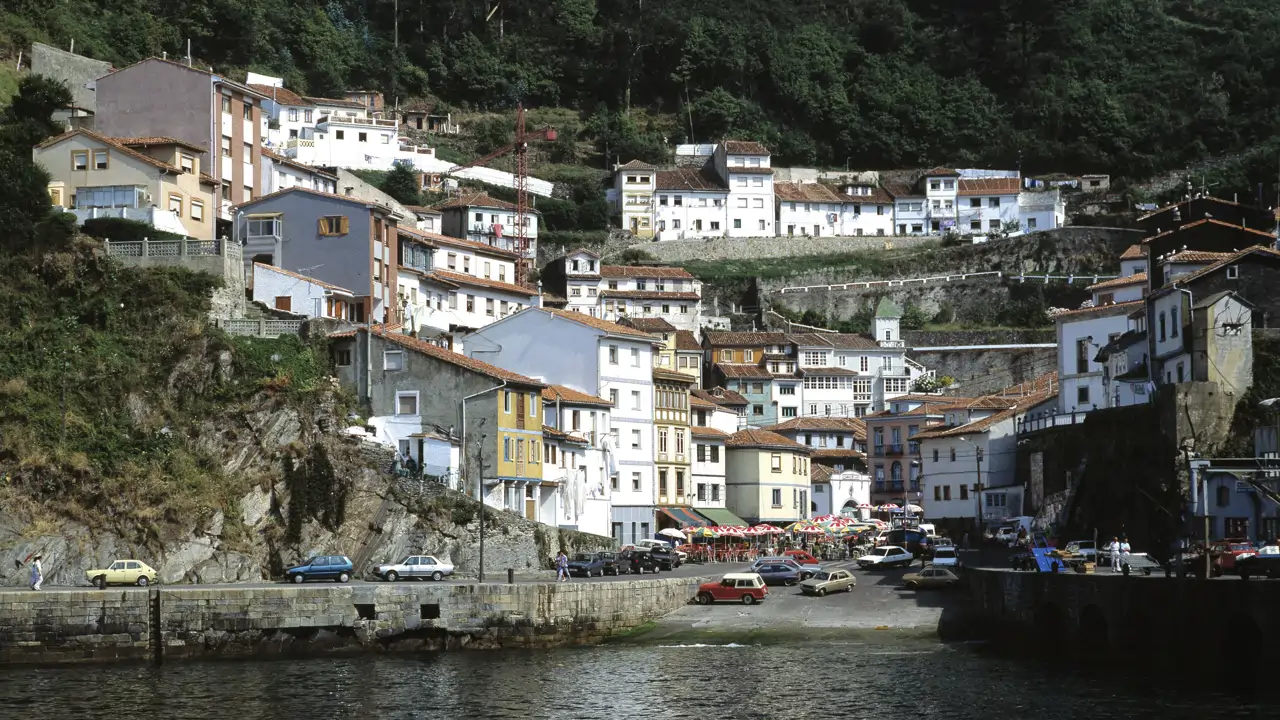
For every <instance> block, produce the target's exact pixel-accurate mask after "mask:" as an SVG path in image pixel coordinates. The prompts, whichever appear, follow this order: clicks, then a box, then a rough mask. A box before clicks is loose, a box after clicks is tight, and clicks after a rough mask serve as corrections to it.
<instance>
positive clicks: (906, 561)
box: [858, 545, 915, 568]
mask: <svg viewBox="0 0 1280 720" xmlns="http://www.w3.org/2000/svg"><path fill="white" fill-rule="evenodd" d="M914 559H915V556H914V555H912V554H911V553H909V552H907V551H906V550H904V549H903V548H900V547H898V546H896V545H883V546H881V547H878V548H872V550H871V552H869V553H867V554H866V555H863V556H862V557H860V558H858V567H861V568H891V567H909V566H910V565H911V561H912V560H914Z"/></svg>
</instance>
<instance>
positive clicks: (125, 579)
mask: <svg viewBox="0 0 1280 720" xmlns="http://www.w3.org/2000/svg"><path fill="white" fill-rule="evenodd" d="M84 575H85V577H87V578H89V582H90V583H92V584H93V585H97V586H98V588H99V589H103V588H106V587H107V586H108V585H137V586H138V587H146V586H147V585H150V584H151V583H154V582H155V581H156V571H155V568H153V567H151V566H150V565H148V564H146V563H144V562H142V561H141V560H117V561H115V562H113V563H111V567H109V568H107V569H105V570H86V571H85V573H84Z"/></svg>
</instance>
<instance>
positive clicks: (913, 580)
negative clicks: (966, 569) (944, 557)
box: [902, 567, 960, 590]
mask: <svg viewBox="0 0 1280 720" xmlns="http://www.w3.org/2000/svg"><path fill="white" fill-rule="evenodd" d="M902 582H903V583H905V584H906V586H907V587H909V588H911V589H912V590H928V589H932V588H948V587H951V586H952V585H955V584H956V583H958V582H960V578H958V577H956V575H955V573H953V572H951V571H950V570H948V569H946V568H940V567H927V568H925V569H923V570H921V571H920V572H918V573H909V574H907V575H903V576H902Z"/></svg>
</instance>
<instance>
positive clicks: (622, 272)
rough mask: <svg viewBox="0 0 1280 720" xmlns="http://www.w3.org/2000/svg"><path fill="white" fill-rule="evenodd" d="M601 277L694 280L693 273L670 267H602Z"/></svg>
mask: <svg viewBox="0 0 1280 720" xmlns="http://www.w3.org/2000/svg"><path fill="white" fill-rule="evenodd" d="M600 275H601V276H602V277H611V278H622V277H631V278H681V279H686V280H693V279H694V277H693V273H691V272H689V271H688V270H685V269H684V268H682V267H671V266H668V265H601V266H600Z"/></svg>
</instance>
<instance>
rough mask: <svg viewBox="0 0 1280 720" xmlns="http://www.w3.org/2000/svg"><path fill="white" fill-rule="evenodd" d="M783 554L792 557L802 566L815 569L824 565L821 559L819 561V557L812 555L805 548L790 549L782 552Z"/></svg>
mask: <svg viewBox="0 0 1280 720" xmlns="http://www.w3.org/2000/svg"><path fill="white" fill-rule="evenodd" d="M782 555H783V557H789V558H791V559H792V560H794V561H795V562H796V564H797V565H799V566H800V567H807V568H810V569H812V570H815V571H816V570H817V568H819V567H821V565H822V563H821V561H819V560H818V558H816V557H814V556H812V555H810V554H809V553H807V552H805V551H804V550H788V551H786V552H784V553H782Z"/></svg>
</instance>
